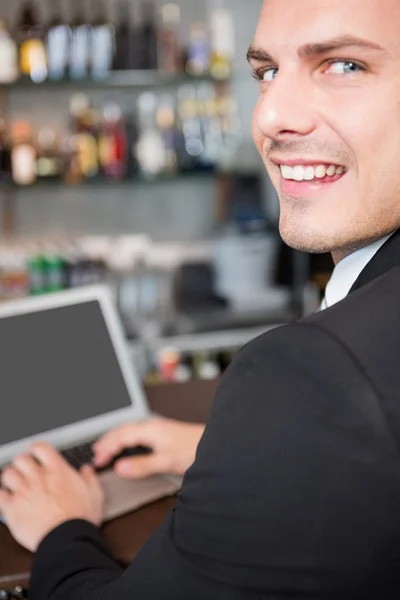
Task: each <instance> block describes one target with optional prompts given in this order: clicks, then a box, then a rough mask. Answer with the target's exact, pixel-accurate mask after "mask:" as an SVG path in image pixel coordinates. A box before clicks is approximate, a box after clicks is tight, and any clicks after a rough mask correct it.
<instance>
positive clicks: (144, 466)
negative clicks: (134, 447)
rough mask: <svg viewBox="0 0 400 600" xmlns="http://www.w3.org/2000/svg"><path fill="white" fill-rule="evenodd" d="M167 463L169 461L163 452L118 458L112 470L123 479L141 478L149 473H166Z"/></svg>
mask: <svg viewBox="0 0 400 600" xmlns="http://www.w3.org/2000/svg"><path fill="white" fill-rule="evenodd" d="M169 464H170V461H169V459H168V457H167V456H166V455H165V454H151V455H149V456H137V457H135V458H124V459H122V460H119V461H118V462H117V463H116V464H115V467H114V470H115V472H116V473H117V475H119V477H122V478H124V479H142V478H144V477H149V476H150V475H157V474H159V473H167V472H168V469H169Z"/></svg>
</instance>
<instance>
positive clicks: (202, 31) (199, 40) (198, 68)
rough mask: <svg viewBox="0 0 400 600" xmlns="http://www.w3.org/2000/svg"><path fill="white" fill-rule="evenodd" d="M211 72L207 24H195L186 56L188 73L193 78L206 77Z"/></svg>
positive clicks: (191, 29) (191, 31) (191, 30)
mask: <svg viewBox="0 0 400 600" xmlns="http://www.w3.org/2000/svg"><path fill="white" fill-rule="evenodd" d="M209 70H210V42H209V39H208V34H207V28H206V25H205V23H201V22H198V23H193V24H192V26H191V28H190V34H189V43H188V47H187V56H186V72H187V73H188V74H189V75H192V76H200V75H205V74H207V73H208V72H209Z"/></svg>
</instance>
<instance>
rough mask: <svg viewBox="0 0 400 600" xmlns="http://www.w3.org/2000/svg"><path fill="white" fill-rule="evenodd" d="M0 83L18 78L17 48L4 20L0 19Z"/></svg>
mask: <svg viewBox="0 0 400 600" xmlns="http://www.w3.org/2000/svg"><path fill="white" fill-rule="evenodd" d="M0 56H1V61H0V84H8V83H13V82H14V81H16V80H17V79H18V76H19V66H18V48H17V44H16V42H15V41H14V40H13V38H12V36H11V34H10V33H9V31H8V29H7V27H6V24H5V22H4V21H2V20H0Z"/></svg>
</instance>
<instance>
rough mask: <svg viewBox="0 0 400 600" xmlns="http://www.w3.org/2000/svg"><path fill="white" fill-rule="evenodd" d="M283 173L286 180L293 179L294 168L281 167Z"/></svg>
mask: <svg viewBox="0 0 400 600" xmlns="http://www.w3.org/2000/svg"><path fill="white" fill-rule="evenodd" d="M281 173H282V177H283V178H284V179H292V167H289V166H288V165H281Z"/></svg>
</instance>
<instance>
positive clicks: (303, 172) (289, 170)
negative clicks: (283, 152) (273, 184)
mask: <svg viewBox="0 0 400 600" xmlns="http://www.w3.org/2000/svg"><path fill="white" fill-rule="evenodd" d="M279 168H280V171H281V175H282V177H283V179H285V180H288V181H290V180H291V181H297V182H303V181H305V182H319V183H323V182H324V181H332V180H336V179H338V178H339V176H341V175H343V174H344V173H345V172H346V169H345V167H343V166H340V165H334V164H331V165H324V164H315V165H293V166H289V165H284V164H281V165H279Z"/></svg>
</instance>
